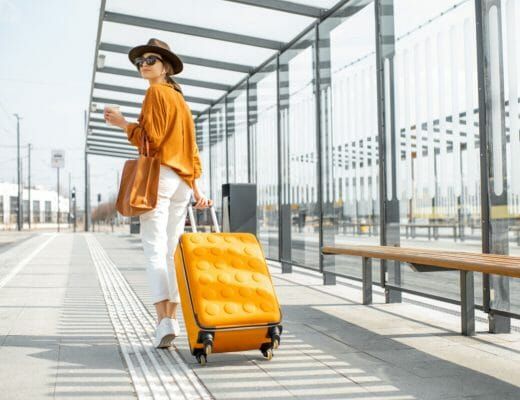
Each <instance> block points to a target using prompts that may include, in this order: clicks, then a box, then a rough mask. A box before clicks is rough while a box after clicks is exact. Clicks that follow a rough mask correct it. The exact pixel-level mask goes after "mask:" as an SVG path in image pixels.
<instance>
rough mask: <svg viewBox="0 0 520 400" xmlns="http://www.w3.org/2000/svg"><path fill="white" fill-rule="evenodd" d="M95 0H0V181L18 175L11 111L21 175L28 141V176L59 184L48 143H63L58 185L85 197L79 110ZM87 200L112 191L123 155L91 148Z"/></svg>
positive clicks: (88, 68)
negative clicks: (102, 154) (115, 156)
mask: <svg viewBox="0 0 520 400" xmlns="http://www.w3.org/2000/svg"><path fill="white" fill-rule="evenodd" d="M99 7H100V1H99V0H88V1H67V0H46V1H39V0H0V54H2V56H3V59H4V60H3V62H1V63H0V182H13V183H15V182H16V118H15V117H13V116H12V114H13V113H18V114H19V115H20V116H21V117H22V119H21V120H20V137H21V140H20V141H21V145H22V146H23V147H22V151H21V152H22V157H23V159H22V162H23V175H24V182H27V144H28V143H31V144H32V154H31V183H32V185H40V186H43V187H46V188H49V189H54V190H55V188H56V180H57V179H56V170H55V169H53V168H51V150H53V149H61V150H64V151H65V168H64V169H62V170H61V171H60V175H61V179H60V181H61V185H60V186H61V188H63V190H64V191H65V193H63V192H62V194H65V195H67V194H66V193H68V180H69V174H70V176H71V182H72V183H71V186H75V187H76V192H77V194H78V207H80V208H83V204H84V200H83V199H84V142H85V128H84V110H85V109H86V108H87V106H88V103H89V95H90V85H91V77H92V68H93V61H94V51H95V42H96V32H97V24H98V17H99ZM89 162H90V176H91V201H92V204H93V205H95V204H96V203H97V193H101V194H102V201H104V200H107V199H108V197H109V196H110V195H115V194H116V193H117V186H116V182H117V181H116V179H117V173H118V172H120V171H121V169H122V166H123V163H124V160H123V159H113V158H108V157H100V156H89Z"/></svg>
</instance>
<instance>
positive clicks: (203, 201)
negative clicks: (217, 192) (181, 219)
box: [193, 188, 213, 210]
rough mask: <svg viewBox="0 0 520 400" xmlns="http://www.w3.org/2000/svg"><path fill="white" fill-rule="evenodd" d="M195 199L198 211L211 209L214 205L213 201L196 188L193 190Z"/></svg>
mask: <svg viewBox="0 0 520 400" xmlns="http://www.w3.org/2000/svg"><path fill="white" fill-rule="evenodd" d="M193 197H194V198H195V205H194V207H195V208H196V209H198V210H202V209H204V208H208V207H211V206H212V205H213V200H210V199H208V198H207V197H206V196H205V195H204V193H202V192H201V191H200V190H198V189H196V188H194V189H193Z"/></svg>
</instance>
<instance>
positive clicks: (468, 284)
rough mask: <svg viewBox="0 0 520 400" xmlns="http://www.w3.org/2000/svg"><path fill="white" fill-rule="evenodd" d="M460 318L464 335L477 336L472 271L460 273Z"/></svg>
mask: <svg viewBox="0 0 520 400" xmlns="http://www.w3.org/2000/svg"><path fill="white" fill-rule="evenodd" d="M460 316H461V324H462V327H461V331H462V334H463V335H465V336H473V335H475V288H474V282H473V272H471V271H460Z"/></svg>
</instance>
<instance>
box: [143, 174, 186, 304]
mask: <svg viewBox="0 0 520 400" xmlns="http://www.w3.org/2000/svg"><path fill="white" fill-rule="evenodd" d="M191 194H192V189H191V188H190V186H189V185H188V184H187V183H186V182H184V181H183V180H182V179H181V178H180V177H179V175H177V173H176V172H175V171H174V170H173V169H171V168H170V167H167V166H165V165H161V172H160V176H159V193H158V198H157V206H156V207H155V208H154V209H153V210H151V211H148V212H146V213H144V214H141V215H140V217H139V220H140V222H141V240H142V243H143V249H144V256H145V258H146V262H147V268H146V271H147V276H148V283H149V287H150V292H151V295H152V302H153V303H154V304H155V303H158V302H160V301H163V300H169V301H171V302H173V303H180V297H179V289H178V287H177V278H176V276H175V264H174V260H173V255H174V252H175V249H176V248H177V243H178V242H179V237H180V236H181V234H182V233H183V231H184V224H185V221H186V213H187V207H188V202H189V201H190V198H191Z"/></svg>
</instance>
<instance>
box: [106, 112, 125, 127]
mask: <svg viewBox="0 0 520 400" xmlns="http://www.w3.org/2000/svg"><path fill="white" fill-rule="evenodd" d="M103 116H104V117H105V121H107V123H109V124H110V125H114V126H118V127H119V128H121V129H125V128H126V126H127V125H128V122H127V120H126V119H125V117H124V116H123V114H121V111H118V110H114V109H110V108H106V109H105V110H104V112H103Z"/></svg>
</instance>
